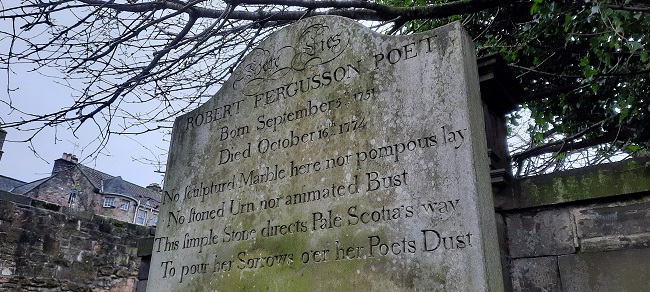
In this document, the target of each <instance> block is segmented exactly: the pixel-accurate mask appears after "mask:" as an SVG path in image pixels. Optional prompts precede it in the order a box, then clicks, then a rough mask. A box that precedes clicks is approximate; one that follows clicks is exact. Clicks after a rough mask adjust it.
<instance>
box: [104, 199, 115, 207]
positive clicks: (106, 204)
mask: <svg viewBox="0 0 650 292" xmlns="http://www.w3.org/2000/svg"><path fill="white" fill-rule="evenodd" d="M114 207H115V198H114V197H106V198H104V208H114Z"/></svg>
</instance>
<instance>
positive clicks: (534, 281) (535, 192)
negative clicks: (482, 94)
mask: <svg viewBox="0 0 650 292" xmlns="http://www.w3.org/2000/svg"><path fill="white" fill-rule="evenodd" d="M648 161H650V160H648V159H646V160H636V161H632V162H630V161H624V162H620V163H614V164H609V165H600V166H596V167H590V168H584V169H578V170H572V171H567V172H561V173H554V174H551V175H545V176H538V177H532V178H527V179H523V180H520V181H518V182H516V183H514V185H513V187H512V188H511V189H510V190H507V191H506V192H505V193H504V194H501V195H499V196H497V199H496V200H495V201H496V205H497V206H496V207H497V216H498V219H501V220H498V221H500V222H501V224H502V227H504V228H503V230H505V231H504V233H505V234H503V235H504V236H503V237H504V238H505V239H506V243H505V244H504V245H505V246H504V247H503V249H502V253H504V252H505V253H506V254H507V258H508V261H506V262H507V265H508V266H507V267H506V269H507V270H508V271H509V273H510V280H511V284H512V290H514V291H647V289H648V287H650V277H648V275H649V274H648V271H650V167H649V166H648V164H647V163H648Z"/></svg>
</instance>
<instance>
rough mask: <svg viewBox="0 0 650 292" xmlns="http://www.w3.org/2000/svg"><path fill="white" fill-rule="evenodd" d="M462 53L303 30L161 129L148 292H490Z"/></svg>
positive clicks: (341, 26)
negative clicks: (159, 191) (167, 140)
mask: <svg viewBox="0 0 650 292" xmlns="http://www.w3.org/2000/svg"><path fill="white" fill-rule="evenodd" d="M479 95H480V92H479V84H478V74H477V70H476V60H475V57H474V48H473V46H472V43H471V40H470V39H469V38H468V37H467V35H466V34H465V32H464V30H463V29H462V28H461V26H460V24H458V23H454V24H450V25H447V26H444V27H441V28H439V29H436V30H432V31H429V32H425V33H421V34H414V35H409V36H385V35H381V34H377V33H374V32H372V31H370V30H369V29H366V28H364V27H363V26H361V25H360V24H358V23H356V22H353V21H351V20H348V19H345V18H341V17H313V18H308V19H306V20H303V21H300V22H298V23H296V24H293V25H291V26H289V27H286V28H284V29H282V30H280V31H278V32H276V33H274V34H272V35H270V36H269V37H268V38H267V39H266V40H265V41H263V42H262V43H261V44H260V45H259V46H258V47H256V48H254V49H253V50H252V51H251V52H250V53H249V54H248V55H247V56H246V57H245V58H244V59H243V60H242V62H241V64H240V65H239V66H238V67H237V69H236V70H235V71H234V72H233V73H232V76H231V77H230V79H229V80H228V81H227V82H225V83H224V84H223V86H222V88H221V90H220V91H219V92H218V93H217V94H216V95H215V96H214V97H212V98H211V99H210V100H209V101H207V102H206V103H205V104H203V105H202V106H200V107H199V108H197V109H196V110H194V111H192V112H190V113H188V114H186V115H184V116H181V117H179V118H177V119H176V122H175V124H174V130H173V134H172V140H171V147H170V152H169V160H168V165H167V173H166V177H165V187H164V192H163V197H164V198H163V203H162V206H161V212H160V219H159V222H158V227H157V230H156V237H155V240H154V249H153V256H152V262H151V270H150V274H149V282H148V284H149V287H148V289H150V291H499V290H502V284H501V276H500V273H501V268H500V264H499V255H498V249H497V246H496V244H497V243H496V235H495V233H496V228H495V227H494V209H493V204H492V198H491V189H490V184H489V173H488V163H487V150H486V146H485V133H484V126H483V121H482V110H481V101H480V96H479Z"/></svg>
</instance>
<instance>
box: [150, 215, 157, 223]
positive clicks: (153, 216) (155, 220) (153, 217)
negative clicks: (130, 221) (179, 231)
mask: <svg viewBox="0 0 650 292" xmlns="http://www.w3.org/2000/svg"><path fill="white" fill-rule="evenodd" d="M156 224H158V214H153V215H151V222H150V223H149V226H156Z"/></svg>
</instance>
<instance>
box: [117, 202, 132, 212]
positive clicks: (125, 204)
mask: <svg viewBox="0 0 650 292" xmlns="http://www.w3.org/2000/svg"><path fill="white" fill-rule="evenodd" d="M130 205H131V202H129V201H122V202H121V203H120V209H121V210H124V211H128V210H129V206H130Z"/></svg>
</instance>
